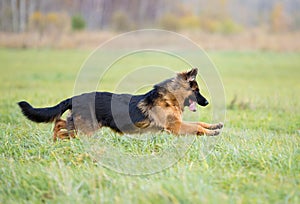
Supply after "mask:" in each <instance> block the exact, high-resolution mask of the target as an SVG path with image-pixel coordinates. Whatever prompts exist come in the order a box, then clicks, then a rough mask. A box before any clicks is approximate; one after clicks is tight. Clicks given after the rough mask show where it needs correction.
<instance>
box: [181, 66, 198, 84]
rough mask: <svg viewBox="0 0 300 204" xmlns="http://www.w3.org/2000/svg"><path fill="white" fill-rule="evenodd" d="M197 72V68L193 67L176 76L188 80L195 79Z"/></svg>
mask: <svg viewBox="0 0 300 204" xmlns="http://www.w3.org/2000/svg"><path fill="white" fill-rule="evenodd" d="M197 74H198V68H193V69H191V70H190V71H187V72H181V73H179V74H178V76H179V77H181V78H183V79H184V80H186V81H188V82H190V81H195V80H196V76H197Z"/></svg>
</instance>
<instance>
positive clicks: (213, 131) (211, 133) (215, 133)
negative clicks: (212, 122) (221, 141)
mask: <svg viewBox="0 0 300 204" xmlns="http://www.w3.org/2000/svg"><path fill="white" fill-rule="evenodd" d="M220 133H221V130H219V129H217V130H209V131H207V132H206V133H205V135H206V136H216V135H219V134H220Z"/></svg>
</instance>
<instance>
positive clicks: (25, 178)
mask: <svg viewBox="0 0 300 204" xmlns="http://www.w3.org/2000/svg"><path fill="white" fill-rule="evenodd" d="M88 54H89V53H88V52H86V51H77V50H64V51H61V50H35V49H30V50H19V49H16V50H14V49H0V62H1V68H0V69H1V76H0V93H1V99H0V157H1V159H0V203H41V202H46V203H74V202H75V203H99V202H104V203H219V202H222V203H299V202H300V191H299V189H300V149H299V144H300V132H299V131H300V103H299V101H300V95H299V93H298V92H299V90H300V84H299V77H300V69H299V65H300V54H299V53H276V52H259V51H257V52H234V51H227V52H220V51H219V52H210V53H209V56H210V57H211V59H212V60H213V62H214V63H215V64H216V66H217V67H218V69H219V72H220V75H221V76H222V80H223V83H224V87H225V91H226V98H227V110H226V122H225V128H224V132H223V133H222V135H221V136H219V137H217V138H215V139H211V138H207V137H200V138H197V139H196V140H195V141H194V142H193V143H192V144H191V147H190V149H189V151H188V152H186V153H185V152H183V153H184V154H183V157H182V158H181V159H180V160H179V161H178V162H177V163H175V164H174V165H173V166H171V167H170V168H167V169H165V170H164V171H160V172H159V173H156V174H151V175H144V176H130V175H124V174H119V173H116V172H115V171H112V170H110V169H107V168H105V167H102V166H101V165H99V164H98V163H97V162H95V158H93V157H92V155H91V153H90V152H88V151H87V149H86V148H85V147H86V146H85V145H84V142H83V141H84V140H82V139H74V140H71V141H58V142H56V143H53V142H52V138H51V135H52V133H51V129H52V126H51V125H50V124H35V123H32V122H30V121H28V120H26V119H25V118H24V117H23V116H22V114H21V113H20V110H19V108H18V107H17V105H16V102H18V101H20V100H23V99H26V100H28V101H30V102H31V103H32V104H33V105H34V106H46V105H54V104H56V103H57V102H58V101H60V100H61V99H63V98H66V97H69V96H71V95H72V91H73V87H74V81H75V79H76V74H77V72H78V70H79V68H80V65H81V64H82V63H83V61H84V59H85V58H86V57H87V56H88ZM104 83H105V86H104V87H109V85H110V84H109V83H110V81H104ZM204 93H205V90H204ZM205 95H206V94H205ZM210 111H211V108H207V109H201V114H202V115H201V119H207V120H209V114H210ZM186 117H187V118H188V119H198V116H195V115H193V114H192V113H186ZM101 134H102V135H105V137H104V138H100V139H102V140H104V143H102V144H106V145H108V147H114V148H117V149H118V151H121V152H122V153H124V154H128V155H130V154H133V155H149V154H150V155H151V154H156V153H160V152H162V151H163V150H168V149H172V142H174V139H173V138H172V137H171V138H170V137H166V135H164V134H162V135H159V136H157V137H154V138H151V139H150V140H131V139H129V138H128V137H118V136H116V135H115V134H113V133H112V132H111V131H110V130H108V129H103V130H101ZM160 136H161V137H160ZM211 140H214V143H213V144H215V146H214V147H213V149H212V151H211V153H210V154H209V155H208V156H206V157H205V153H206V152H207V151H208V150H210V149H209V148H208V149H205V148H207V145H206V144H207V143H210V142H211ZM170 144H171V145H170ZM108 153H112V154H111V155H109V154H104V157H102V158H100V159H106V160H105V161H106V162H109V161H111V160H114V159H116V157H117V155H114V154H113V152H112V151H110V152H108ZM181 153H182V152H181ZM117 159H123V160H121V161H120V162H123V163H122V164H124V165H130V163H126V162H127V160H126V157H125V158H123V157H119V158H117ZM166 161H167V160H166ZM128 162H129V161H128ZM162 165H163V164H162ZM126 167H128V168H129V167H130V166H126Z"/></svg>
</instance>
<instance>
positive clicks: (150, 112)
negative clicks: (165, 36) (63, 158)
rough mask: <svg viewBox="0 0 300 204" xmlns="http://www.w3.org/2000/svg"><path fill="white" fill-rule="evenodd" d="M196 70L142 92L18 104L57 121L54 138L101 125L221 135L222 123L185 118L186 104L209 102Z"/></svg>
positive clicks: (32, 115)
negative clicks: (47, 104)
mask: <svg viewBox="0 0 300 204" xmlns="http://www.w3.org/2000/svg"><path fill="white" fill-rule="evenodd" d="M197 72H198V69H197V68H194V69H192V70H190V71H188V72H182V73H178V74H177V75H176V76H175V77H174V78H171V79H167V80H165V81H163V82H161V83H159V84H156V85H155V86H154V87H153V89H152V90H151V91H149V92H147V93H145V94H143V95H130V94H114V93H109V92H92V93H85V94H82V95H78V96H74V97H72V98H69V99H66V100H64V101H62V102H61V103H59V104H58V105H56V106H53V107H48V108H33V107H32V106H31V105H30V104H28V103H27V102H25V101H22V102H19V103H18V104H19V106H20V107H21V109H22V112H23V114H24V115H25V116H26V117H27V118H28V119H30V120H32V121H34V122H55V126H54V136H53V137H54V140H56V138H70V137H74V136H75V134H76V132H77V131H79V132H82V133H84V134H87V135H91V134H93V133H94V132H95V131H96V130H97V129H99V128H101V127H102V126H106V127H110V128H111V129H113V130H115V131H117V132H120V133H143V132H146V131H163V130H164V131H168V132H170V133H173V134H176V135H187V134H190V135H191V134H197V135H210V136H213V135H218V134H219V133H220V129H221V128H222V127H223V124H222V123H217V124H207V123H203V122H184V121H182V113H183V110H184V107H185V106H188V107H189V109H190V110H191V111H196V103H198V104H199V105H201V106H206V105H208V101H207V100H206V99H205V98H204V97H203V96H202V95H201V94H200V92H199V87H198V84H197V82H196V75H197ZM66 110H71V113H70V114H69V116H68V117H67V120H66V121H65V120H62V119H61V116H62V114H63V113H64V112H65V111H66Z"/></svg>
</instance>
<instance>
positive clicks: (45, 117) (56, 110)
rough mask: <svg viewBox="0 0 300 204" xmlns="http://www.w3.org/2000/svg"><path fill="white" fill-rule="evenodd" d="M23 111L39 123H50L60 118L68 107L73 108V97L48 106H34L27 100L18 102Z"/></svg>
mask: <svg viewBox="0 0 300 204" xmlns="http://www.w3.org/2000/svg"><path fill="white" fill-rule="evenodd" d="M18 105H19V106H20V108H21V110H22V113H23V114H24V115H25V116H26V117H27V118H28V119H29V120H32V121H34V122H37V123H42V122H44V123H49V122H53V121H54V120H56V119H58V118H60V116H61V115H62V114H63V113H64V112H65V111H66V110H68V109H72V99H71V98H68V99H66V100H64V101H62V102H60V103H59V104H57V105H56V106H53V107H47V108H33V107H32V106H31V105H30V104H29V103H27V102H26V101H21V102H19V103H18Z"/></svg>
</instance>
